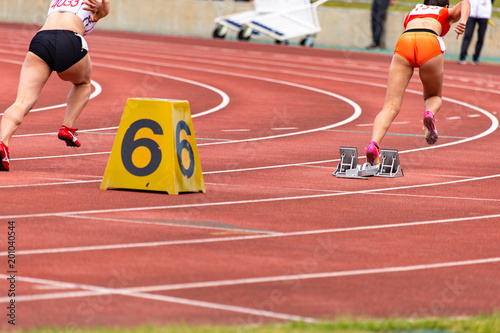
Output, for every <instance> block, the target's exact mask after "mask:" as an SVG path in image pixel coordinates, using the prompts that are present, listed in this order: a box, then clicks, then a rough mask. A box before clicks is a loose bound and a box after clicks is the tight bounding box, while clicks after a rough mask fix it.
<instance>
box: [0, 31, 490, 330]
mask: <svg viewBox="0 0 500 333" xmlns="http://www.w3.org/2000/svg"><path fill="white" fill-rule="evenodd" d="M0 32H1V33H0V36H1V37H0V63H1V65H0V66H1V68H2V70H1V72H2V79H1V86H2V94H1V95H0V110H2V111H1V112H3V110H5V109H6V108H7V107H8V106H9V105H10V104H11V103H12V102H13V101H14V99H15V96H16V90H17V82H18V77H19V72H20V68H21V67H20V66H21V64H22V61H23V59H24V56H25V52H26V49H27V47H28V44H29V40H30V39H31V37H32V36H33V35H34V33H35V32H36V29H35V28H34V27H26V26H17V25H5V24H2V25H0ZM87 41H88V43H89V46H90V54H91V57H92V61H93V64H94V71H93V80H94V81H95V83H94V86H93V90H94V92H95V94H94V96H93V98H92V99H91V101H90V102H89V104H88V106H87V107H86V109H85V110H84V112H83V113H82V115H81V117H80V118H79V119H78V121H77V123H76V124H75V127H77V128H79V129H80V130H79V140H80V142H81V143H82V146H81V147H80V148H69V147H66V146H65V145H64V143H63V142H62V141H60V140H58V139H57V131H58V129H59V127H60V125H61V122H62V119H63V115H64V112H65V108H64V105H63V104H64V103H65V99H66V95H67V93H68V92H69V89H70V88H71V86H70V85H68V84H67V83H64V82H62V81H60V80H59V79H58V78H57V76H55V75H54V76H53V77H52V78H51V79H50V80H49V82H48V84H47V86H46V87H45V88H44V91H43V92H42V96H41V98H40V100H39V102H38V103H37V105H36V106H35V109H34V110H33V111H32V112H31V113H30V114H29V116H27V117H26V118H25V121H24V123H23V125H22V126H21V127H20V129H19V130H18V132H16V135H15V137H14V138H13V140H12V141H11V145H10V151H11V171H10V172H3V173H1V174H0V226H1V230H2V232H1V233H0V234H1V235H2V236H1V244H2V248H1V249H0V256H1V257H2V258H3V259H2V260H3V261H4V264H2V265H3V266H2V267H4V269H3V270H2V271H1V272H0V277H1V280H0V290H2V296H1V297H0V302H1V304H2V309H4V310H3V311H2V318H3V319H2V321H1V322H0V329H2V330H3V329H9V328H12V325H10V324H9V323H8V319H9V317H7V316H5V314H8V311H9V310H8V309H6V306H8V305H9V304H10V302H11V300H12V299H13V298H12V297H8V296H7V291H8V290H9V288H10V287H11V281H10V280H8V277H9V276H10V274H9V271H10V270H9V267H8V266H7V261H8V242H7V240H8V237H7V231H8V227H9V224H8V223H9V221H15V232H16V236H15V249H16V251H15V260H16V263H15V274H14V275H15V294H16V295H15V305H16V308H15V314H16V326H15V328H33V327H40V326H47V325H48V326H55V327H63V326H67V327H96V326H114V327H128V326H135V325H147V324H160V325H161V324H174V323H182V322H187V323H190V324H195V325H196V324H240V325H255V324H261V323H268V322H282V321H290V320H305V321H315V320H322V319H328V318H330V319H331V318H335V317H337V316H344V315H352V316H360V317H393V316H404V317H415V316H467V315H475V314H479V313H489V312H492V311H495V310H498V309H499V308H500V298H498V295H499V291H500V279H499V278H498V276H499V272H500V190H499V188H500V168H499V165H500V157H499V155H498V154H497V151H496V149H498V143H499V142H500V132H499V131H498V129H497V127H498V120H497V117H498V114H497V112H498V110H499V109H500V96H499V94H500V67H499V66H496V65H488V64H481V65H480V66H471V65H467V66H459V65H458V64H456V63H455V62H454V61H451V60H447V61H446V63H445V83H444V92H443V96H444V102H443V107H442V109H441V111H440V112H439V113H438V114H437V116H436V119H437V123H436V126H437V129H438V130H439V134H440V138H439V141H438V143H437V144H436V145H434V146H429V145H427V143H426V142H425V139H424V137H423V130H422V115H423V112H424V111H425V110H424V109H423V101H422V92H421V89H422V88H421V84H420V81H419V79H418V73H417V72H418V71H416V73H415V76H414V77H413V79H412V81H411V82H410V84H409V86H408V90H407V93H406V95H405V99H404V104H403V109H402V111H401V113H400V114H399V116H398V117H397V118H396V120H395V122H394V123H393V125H392V126H391V128H390V130H389V134H388V135H387V137H386V138H385V139H384V141H383V142H382V148H391V149H397V150H399V154H400V155H399V157H400V161H401V166H402V168H403V171H404V177H400V178H393V179H388V178H379V177H377V178H370V179H369V180H352V179H340V178H336V177H333V176H332V172H333V171H334V170H335V168H336V166H337V163H338V162H339V157H340V156H339V155H340V154H339V147H340V146H352V147H357V149H358V152H359V155H360V163H363V162H364V161H365V159H364V152H365V149H364V147H366V146H367V144H368V143H369V141H370V135H371V125H372V123H373V120H374V118H375V115H376V114H377V113H378V112H379V110H380V109H381V107H382V104H383V101H384V97H385V87H386V81H387V74H388V68H389V64H390V59H391V56H390V55H386V54H378V53H377V54H373V53H365V52H357V53H356V52H348V51H337V50H324V49H314V48H302V47H296V46H292V45H290V46H284V45H270V44H258V43H247V42H236V41H224V40H204V39H195V38H181V37H168V36H155V35H141V34H131V33H130V34H129V33H114V32H103V31H96V32H95V33H93V34H91V35H90V36H88V38H87ZM130 97H148V98H161V99H181V100H188V101H189V103H190V108H191V113H192V116H193V124H194V129H195V131H196V138H197V141H196V142H197V145H198V150H199V155H200V161H201V165H202V169H203V178H204V181H205V185H206V193H204V194H203V193H184V194H181V195H177V196H174V195H168V194H166V193H159V192H145V191H129V190H101V189H100V183H101V180H102V177H103V174H104V171H105V169H106V165H107V162H108V159H109V157H110V152H111V148H112V145H113V142H114V139H115V136H116V133H117V129H118V125H119V122H120V119H121V116H122V113H123V110H124V107H125V103H126V101H127V99H128V98H130ZM4 312H5V314H4Z"/></svg>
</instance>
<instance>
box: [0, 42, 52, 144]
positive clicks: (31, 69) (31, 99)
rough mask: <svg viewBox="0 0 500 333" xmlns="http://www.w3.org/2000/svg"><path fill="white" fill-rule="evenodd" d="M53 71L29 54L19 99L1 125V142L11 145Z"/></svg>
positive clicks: (8, 110) (9, 109) (18, 92)
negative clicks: (11, 140) (15, 133)
mask: <svg viewBox="0 0 500 333" xmlns="http://www.w3.org/2000/svg"><path fill="white" fill-rule="evenodd" d="M51 73H52V70H51V69H50V68H49V66H48V65H47V64H46V63H45V61H43V60H42V59H41V58H40V57H38V56H37V55H35V54H34V53H32V52H28V54H27V55H26V58H25V60H24V63H23V67H22V69H21V75H20V79H19V87H18V90H17V98H16V101H15V102H14V104H12V105H11V106H10V107H9V108H8V109H7V110H5V112H4V115H3V117H2V122H1V125H0V141H2V142H3V143H4V144H5V145H7V146H8V145H9V141H10V139H11V138H12V135H14V132H15V131H16V130H17V129H18V128H19V126H20V125H21V123H22V122H23V119H24V117H25V116H26V115H27V114H28V113H29V111H30V110H31V108H33V106H34V105H35V103H36V102H37V101H38V98H39V97H40V93H41V91H42V88H43V86H44V85H45V83H46V82H47V80H48V79H49V77H50V74H51Z"/></svg>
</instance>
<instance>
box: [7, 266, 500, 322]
mask: <svg viewBox="0 0 500 333" xmlns="http://www.w3.org/2000/svg"><path fill="white" fill-rule="evenodd" d="M496 263H500V257H491V258H481V259H472V260H460V261H448V262H440V263H433V264H420V265H408V266H394V267H383V268H368V269H356V270H347V271H330V272H320V273H305V274H290V275H276V276H266V277H257V278H243V279H232V280H217V281H206V282H194V283H180V284H167V285H155V286H143V287H131V288H104V287H98V286H90V285H85V284H79V283H67V282H59V281H53V280H46V279H37V278H30V277H23V276H17V277H16V280H19V281H22V282H27V283H34V284H46V285H52V286H54V287H58V288H72V289H84V290H88V291H90V292H93V293H89V292H88V291H87V292H60V293H51V294H41V295H21V296H18V297H16V301H19V302H29V301H38V300H47V299H60V298H75V297H88V296H95V295H122V296H131V297H139V298H146V299H151V300H158V301H165V302H173V303H179V304H185V305H193V306H200V307H208V308H213V309H219V310H227V311H234V312H243V313H251V314H257V315H263V316H266V317H272V318H280V319H291V318H284V317H282V316H290V315H284V314H281V313H279V314H278V313H274V312H270V313H266V312H265V311H264V312H262V311H258V310H255V309H249V308H242V307H237V306H231V305H223V304H216V303H211V302H202V301H193V300H186V299H183V298H177V297H170V296H161V295H155V294H149V292H153V291H170V290H186V289H195V288H213V287H223V286H239V285H249V284H261V283H276V282H287V281H295V280H301V281H304V280H312V279H328V278H330V279H331V278H337V277H347V276H364V275H375V274H391V273H405V272H414V271H422V270H435V269H442V268H454V267H463V266H472V265H484V264H496ZM0 278H2V279H7V278H9V276H8V275H4V274H0ZM289 287H290V286H289ZM5 302H9V298H8V297H1V298H0V303H5ZM255 311H257V313H256V312H255ZM275 315H278V316H279V317H276V316H275ZM293 317H294V319H291V320H303V318H302V317H298V316H293ZM309 320H311V321H314V319H313V318H309Z"/></svg>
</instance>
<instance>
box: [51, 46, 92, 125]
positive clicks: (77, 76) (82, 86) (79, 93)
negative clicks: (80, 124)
mask: <svg viewBox="0 0 500 333" xmlns="http://www.w3.org/2000/svg"><path fill="white" fill-rule="evenodd" d="M91 74H92V63H91V61H90V57H89V55H88V54H87V55H86V56H85V57H84V58H83V59H82V60H80V61H79V62H77V63H76V64H74V65H73V66H71V67H70V68H69V69H67V70H65V71H64V72H61V73H58V75H59V77H60V78H61V79H62V80H64V81H69V82H71V83H73V89H71V91H70V93H69V94H68V99H67V103H68V106H67V108H66V114H65V115H64V121H63V125H64V126H67V127H70V128H72V127H73V123H74V122H75V120H76V119H77V118H78V116H79V115H80V113H82V111H83V109H84V108H85V106H86V105H87V103H88V101H89V98H90V93H91V85H90V82H91V79H90V77H91Z"/></svg>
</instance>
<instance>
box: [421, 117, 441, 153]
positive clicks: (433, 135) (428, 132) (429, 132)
mask: <svg viewBox="0 0 500 333" xmlns="http://www.w3.org/2000/svg"><path fill="white" fill-rule="evenodd" d="M434 122H435V120H434V115H433V114H432V112H430V111H425V113H424V129H425V141H427V143H428V144H430V145H433V144H435V143H436V142H437V140H438V137H439V136H438V131H437V129H436V125H435V124H434Z"/></svg>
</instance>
